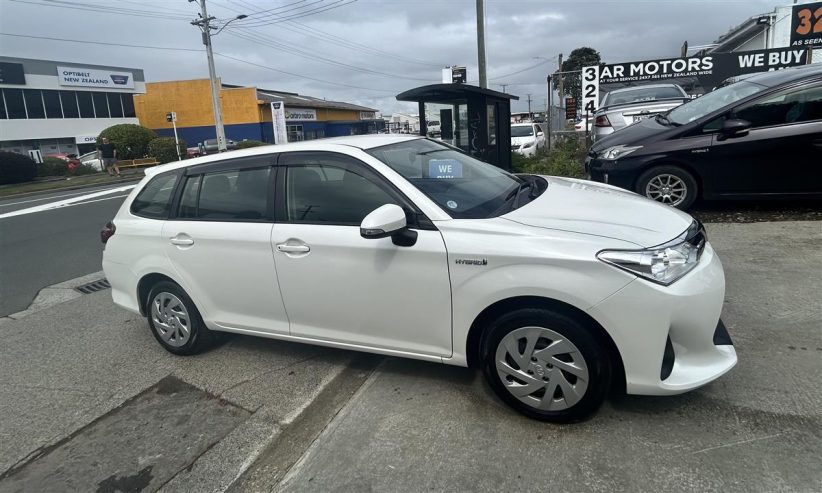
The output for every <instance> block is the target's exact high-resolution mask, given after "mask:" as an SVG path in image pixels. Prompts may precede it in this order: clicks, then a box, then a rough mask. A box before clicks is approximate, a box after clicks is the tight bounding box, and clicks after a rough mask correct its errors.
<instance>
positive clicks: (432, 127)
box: [425, 120, 442, 138]
mask: <svg viewBox="0 0 822 493" xmlns="http://www.w3.org/2000/svg"><path fill="white" fill-rule="evenodd" d="M425 127H426V130H427V132H428V136H429V137H435V138H439V137H441V136H442V126H441V125H440V122H439V121H436V120H432V121H430V122H426V124H425Z"/></svg>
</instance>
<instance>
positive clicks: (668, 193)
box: [636, 166, 697, 210]
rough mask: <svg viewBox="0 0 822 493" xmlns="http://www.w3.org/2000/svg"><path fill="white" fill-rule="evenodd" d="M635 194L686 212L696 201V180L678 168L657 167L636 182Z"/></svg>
mask: <svg viewBox="0 0 822 493" xmlns="http://www.w3.org/2000/svg"><path fill="white" fill-rule="evenodd" d="M636 192H637V193H639V194H641V195H644V196H646V197H648V198H649V199H651V200H656V201H657V202H661V203H663V204H665V205H670V206H672V207H676V208H677V209H681V210H687V209H688V208H689V207H690V206H691V205H692V204H693V203H694V201H695V200H696V194H697V184H696V179H694V177H693V176H692V175H691V174H690V173H688V172H687V171H685V170H684V169H682V168H680V167H679V166H657V167H656V168H651V169H649V170H648V171H646V172H645V173H643V174H642V175H641V176H640V177H639V180H637V190H636Z"/></svg>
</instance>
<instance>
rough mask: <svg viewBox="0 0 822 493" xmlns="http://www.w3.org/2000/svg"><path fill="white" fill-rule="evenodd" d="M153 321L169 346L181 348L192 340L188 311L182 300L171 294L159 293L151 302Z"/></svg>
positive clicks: (158, 332)
mask: <svg viewBox="0 0 822 493" xmlns="http://www.w3.org/2000/svg"><path fill="white" fill-rule="evenodd" d="M151 319H152V321H153V322H154V327H155V329H156V330H157V334H158V335H159V336H160V338H161V339H162V340H163V341H164V342H166V343H167V344H168V345H169V346H174V347H180V346H182V345H184V344H185V343H187V342H188V340H189V338H191V318H190V317H189V315H188V310H186V307H185V305H184V304H183V302H182V301H180V298H178V297H176V296H175V295H173V294H171V293H168V292H161V293H157V295H156V296H155V297H154V299H153V300H152V301H151Z"/></svg>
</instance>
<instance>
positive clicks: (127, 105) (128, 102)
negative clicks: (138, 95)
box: [120, 94, 136, 118]
mask: <svg viewBox="0 0 822 493" xmlns="http://www.w3.org/2000/svg"><path fill="white" fill-rule="evenodd" d="M120 96H122V100H123V116H124V117H126V118H134V117H135V116H136V115H135V113H134V96H133V95H131V94H121V95H120Z"/></svg>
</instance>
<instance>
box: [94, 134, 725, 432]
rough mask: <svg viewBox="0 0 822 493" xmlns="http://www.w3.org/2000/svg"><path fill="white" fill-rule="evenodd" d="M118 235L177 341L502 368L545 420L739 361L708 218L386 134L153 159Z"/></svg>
mask: <svg viewBox="0 0 822 493" xmlns="http://www.w3.org/2000/svg"><path fill="white" fill-rule="evenodd" d="M146 175H147V176H146V177H145V179H144V180H143V181H142V182H140V183H139V184H138V185H137V186H136V188H135V189H134V190H133V191H132V193H131V194H130V195H129V197H128V198H127V199H126V201H125V203H124V204H123V206H122V207H121V209H120V211H119V212H118V213H117V215H116V217H115V218H114V219H113V221H112V222H111V223H109V224H108V225H107V226H106V228H105V229H104V230H103V231H102V232H101V236H102V239H103V241H104V242H105V243H106V245H105V252H104V255H103V268H104V270H105V273H106V277H107V278H108V279H109V281H110V282H111V286H112V296H113V299H114V302H115V303H116V304H117V305H120V306H122V307H124V308H126V309H128V310H131V311H133V312H135V313H140V314H142V315H144V316H146V317H147V318H148V324H149V326H150V327H151V330H152V332H153V333H154V336H155V337H156V339H157V341H158V342H159V343H160V344H161V345H162V346H163V347H164V348H165V349H167V350H168V351H170V352H172V353H174V354H180V355H187V354H193V353H197V352H200V351H203V350H204V349H206V348H208V347H209V346H210V345H211V344H212V343H213V342H214V341H215V339H216V337H215V335H216V334H215V333H216V332H217V331H225V332H234V333H239V334H247V335H255V336H262V337H270V338H275V339H284V340H289V341H299V342H305V343H310V344H319V345H323V346H331V347H337V348H345V349H354V350H361V351H368V352H373V353H378V354H385V355H392V356H402V357H408V358H416V359H420V360H426V361H431V362H436V363H446V364H450V365H458V366H472V367H477V368H482V370H483V371H484V373H485V376H486V377H487V379H488V382H489V384H490V386H491V388H493V390H494V391H495V392H496V393H497V394H498V395H499V397H500V398H501V399H502V400H503V401H505V402H506V403H508V404H509V405H511V406H512V407H514V408H515V409H517V410H519V411H520V412H522V413H524V414H526V415H527V416H530V417H533V418H537V419H542V420H547V421H557V422H565V421H574V420H578V419H581V418H584V417H586V416H587V415H589V414H591V413H592V412H593V411H594V410H596V409H597V407H598V406H599V405H600V404H601V403H602V401H603V400H604V399H605V397H606V394H607V393H608V391H609V390H617V391H620V390H621V391H627V392H628V393H629V394H646V395H666V394H677V393H681V392H685V391H687V390H691V389H694V388H696V387H699V386H701V385H704V384H706V383H708V382H710V381H712V380H714V379H715V378H717V377H719V376H720V375H722V374H723V373H725V372H727V371H728V370H730V369H731V368H732V367H733V366H734V364H735V363H736V352H735V351H734V347H733V345H732V343H731V340H730V337H729V336H728V333H727V331H726V330H725V327H724V325H723V324H722V322H721V321H720V312H721V310H722V303H723V296H724V289H725V280H724V276H723V271H722V264H721V263H720V261H719V258H718V257H717V255H716V253H715V252H714V250H713V249H712V248H711V245H710V244H709V243H708V242H707V239H706V236H705V231H704V229H703V228H702V227H701V225H700V224H699V223H698V222H696V221H694V219H693V218H691V217H690V216H689V215H687V214H685V213H683V212H680V211H678V210H676V209H673V208H671V207H667V206H664V205H661V204H658V203H656V202H653V201H651V200H648V199H646V198H643V197H641V196H639V195H636V194H634V193H631V192H627V191H624V190H621V189H618V188H614V187H611V186H608V185H602V184H596V183H592V182H587V181H582V180H574V179H567V178H555V177H546V176H534V175H512V174H509V173H506V172H504V171H502V170H500V169H498V168H496V167H494V166H491V165H489V164H486V163H483V162H481V161H478V160H476V159H474V158H472V157H470V156H467V155H465V154H463V153H462V152H460V151H458V150H455V149H454V148H452V147H450V146H447V145H445V144H443V143H441V142H438V141H433V140H429V139H426V138H421V137H410V136H396V135H382V136H356V137H345V138H339V139H327V140H319V141H309V142H300V143H294V144H285V145H278V146H266V147H258V148H254V149H247V150H242V151H233V152H228V153H223V154H219V155H213V156H205V157H201V158H197V159H191V160H188V161H183V162H180V163H174V164H169V165H165V166H161V167H157V168H154V169H150V170H147V172H146Z"/></svg>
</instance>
